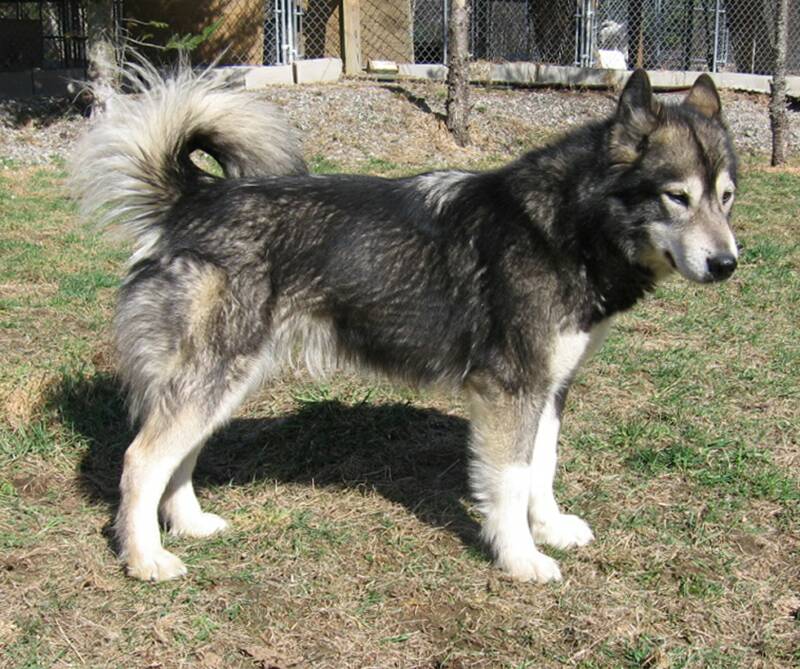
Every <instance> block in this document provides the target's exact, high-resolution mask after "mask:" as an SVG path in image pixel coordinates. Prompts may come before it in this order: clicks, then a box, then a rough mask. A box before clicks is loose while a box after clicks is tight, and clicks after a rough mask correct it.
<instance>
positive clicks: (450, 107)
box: [445, 0, 469, 146]
mask: <svg viewBox="0 0 800 669" xmlns="http://www.w3.org/2000/svg"><path fill="white" fill-rule="evenodd" d="M448 34H449V35H450V39H449V43H450V49H449V51H448V53H447V100H446V102H445V110H446V112H447V129H448V130H449V131H450V132H451V133H452V134H453V137H454V138H455V140H456V143H457V144H458V145H459V146H466V145H467V144H469V7H468V6H467V0H452V2H451V4H450V18H449V23H448Z"/></svg>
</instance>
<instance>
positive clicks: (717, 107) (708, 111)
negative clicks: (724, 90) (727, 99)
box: [683, 74, 722, 118]
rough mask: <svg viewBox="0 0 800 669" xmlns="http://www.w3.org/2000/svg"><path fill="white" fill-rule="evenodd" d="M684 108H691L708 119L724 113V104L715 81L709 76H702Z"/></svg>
mask: <svg viewBox="0 0 800 669" xmlns="http://www.w3.org/2000/svg"><path fill="white" fill-rule="evenodd" d="M683 106H684V107H691V108H692V109H694V110H695V111H698V112H700V113H701V114H702V115H703V116H705V117H706V118H717V117H719V115H720V112H721V111H722V102H721V101H720V99H719V93H717V87H716V86H715V85H714V80H713V79H712V78H711V77H709V76H708V75H707V74H701V75H700V76H699V77H697V79H696V80H695V82H694V85H693V86H692V88H691V89H690V90H689V94H688V95H687V96H686V99H685V100H684V101H683Z"/></svg>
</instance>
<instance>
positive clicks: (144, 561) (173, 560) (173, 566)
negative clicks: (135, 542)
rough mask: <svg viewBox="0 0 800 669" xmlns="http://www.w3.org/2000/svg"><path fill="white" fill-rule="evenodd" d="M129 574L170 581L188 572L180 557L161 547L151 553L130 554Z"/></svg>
mask: <svg viewBox="0 0 800 669" xmlns="http://www.w3.org/2000/svg"><path fill="white" fill-rule="evenodd" d="M125 561H126V563H127V572H128V576H133V577H134V578H138V579H141V580H142V581H168V580H169V579H172V578H179V577H180V576H184V575H185V574H186V566H185V565H184V564H183V562H181V560H180V558H178V557H177V556H175V555H173V554H172V553H170V552H169V551H166V550H164V549H163V548H159V549H158V550H157V551H156V552H155V553H153V554H151V555H140V556H135V557H134V556H128V557H127V559H126V560H125Z"/></svg>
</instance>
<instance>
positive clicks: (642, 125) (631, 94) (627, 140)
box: [609, 70, 660, 164]
mask: <svg viewBox="0 0 800 669" xmlns="http://www.w3.org/2000/svg"><path fill="white" fill-rule="evenodd" d="M659 110H660V105H659V103H658V102H657V101H656V99H655V98H654V97H653V89H652V88H650V79H648V78H647V72H645V71H644V70H635V71H634V73H633V74H632V75H631V76H630V78H629V79H628V83H627V84H625V88H624V89H623V90H622V95H620V97H619V104H618V105H617V113H616V116H615V123H614V125H613V128H612V130H611V140H610V142H609V151H610V153H609V155H610V158H611V161H612V162H613V163H616V164H630V163H633V162H634V161H635V160H636V159H637V158H638V157H639V156H640V155H641V154H642V152H643V151H645V150H646V148H647V144H648V138H649V136H650V134H651V133H652V132H653V131H654V130H655V129H656V128H657V127H658V114H659Z"/></svg>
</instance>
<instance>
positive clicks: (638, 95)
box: [617, 70, 658, 124]
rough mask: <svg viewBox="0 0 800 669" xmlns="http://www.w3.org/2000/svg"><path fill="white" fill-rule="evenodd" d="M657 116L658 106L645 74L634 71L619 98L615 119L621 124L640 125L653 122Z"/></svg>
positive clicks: (642, 71)
mask: <svg viewBox="0 0 800 669" xmlns="http://www.w3.org/2000/svg"><path fill="white" fill-rule="evenodd" d="M657 114H658V105H657V103H656V101H655V99H654V98H653V89H652V88H651V87H650V79H649V78H648V76H647V72H645V71H644V70H634V71H633V74H632V75H631V76H630V78H629V79H628V83H626V84H625V88H624V89H623V90H622V95H620V96H619V104H618V105H617V118H618V119H619V120H620V121H622V122H623V123H635V124H641V123H647V122H654V121H655V119H656V115H657Z"/></svg>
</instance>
